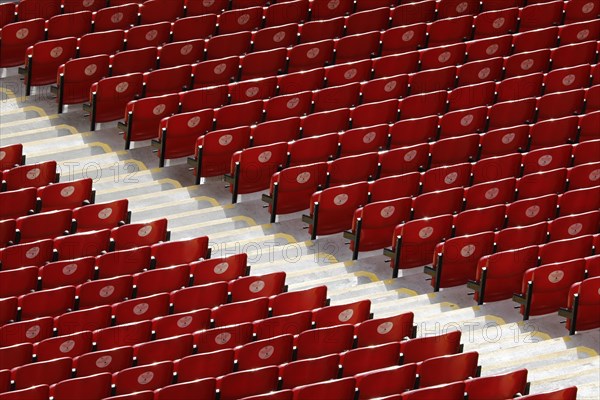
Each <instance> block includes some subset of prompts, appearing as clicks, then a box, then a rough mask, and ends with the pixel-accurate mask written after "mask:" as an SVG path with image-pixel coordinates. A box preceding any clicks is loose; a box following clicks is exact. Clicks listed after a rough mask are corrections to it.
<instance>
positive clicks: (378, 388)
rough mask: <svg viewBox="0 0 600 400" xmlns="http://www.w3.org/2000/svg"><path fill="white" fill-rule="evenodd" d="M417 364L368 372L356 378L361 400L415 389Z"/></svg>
mask: <svg viewBox="0 0 600 400" xmlns="http://www.w3.org/2000/svg"><path fill="white" fill-rule="evenodd" d="M416 372H417V366H416V364H406V365H402V366H393V367H388V368H381V369H377V370H374V371H367V372H363V373H360V374H357V375H356V376H355V378H356V388H357V389H358V392H359V393H358V398H359V399H369V398H375V397H384V396H388V395H393V394H395V393H401V392H404V391H406V390H409V391H410V390H412V389H413V388H414V387H415V380H416V379H415V375H416Z"/></svg>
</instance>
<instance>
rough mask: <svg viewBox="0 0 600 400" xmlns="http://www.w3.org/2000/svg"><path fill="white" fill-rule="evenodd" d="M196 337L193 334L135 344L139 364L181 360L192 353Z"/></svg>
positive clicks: (134, 348)
mask: <svg viewBox="0 0 600 400" xmlns="http://www.w3.org/2000/svg"><path fill="white" fill-rule="evenodd" d="M193 343H194V338H193V336H192V335H191V334H187V335H180V336H172V337H169V338H165V339H155V340H153V341H151V342H147V343H140V344H136V345H135V346H133V351H134V354H135V357H136V361H137V365H149V364H154V363H157V362H161V361H171V360H179V359H181V358H183V357H185V356H188V355H190V354H191V353H192V349H193Z"/></svg>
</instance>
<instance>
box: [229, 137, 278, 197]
mask: <svg viewBox="0 0 600 400" xmlns="http://www.w3.org/2000/svg"><path fill="white" fill-rule="evenodd" d="M287 159H288V145H287V143H285V142H279V143H274V144H271V145H265V146H256V147H251V148H248V149H244V150H242V151H238V152H236V153H234V154H233V156H232V157H231V169H230V172H229V174H227V175H225V181H226V182H228V183H230V192H231V202H232V203H233V204H235V203H236V202H237V198H238V195H239V194H247V193H253V192H258V191H261V190H265V189H267V188H268V187H269V182H270V181H271V176H272V175H273V174H274V173H275V172H277V171H278V170H281V169H282V168H283V167H285V165H286V164H287Z"/></svg>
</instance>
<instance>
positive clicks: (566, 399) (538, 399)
mask: <svg viewBox="0 0 600 400" xmlns="http://www.w3.org/2000/svg"><path fill="white" fill-rule="evenodd" d="M522 397H523V399H524V400H550V399H561V400H575V399H576V398H577V386H571V387H568V388H565V389H559V390H554V391H551V392H545V393H537V394H530V395H527V396H522Z"/></svg>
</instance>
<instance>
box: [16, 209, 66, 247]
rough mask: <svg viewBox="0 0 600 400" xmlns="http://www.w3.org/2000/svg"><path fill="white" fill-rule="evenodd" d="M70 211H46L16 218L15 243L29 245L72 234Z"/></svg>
mask: <svg viewBox="0 0 600 400" xmlns="http://www.w3.org/2000/svg"><path fill="white" fill-rule="evenodd" d="M71 221H72V211H71V210H58V211H47V212H44V213H40V214H33V215H27V216H25V217H19V218H17V225H16V236H15V237H16V239H15V241H16V242H17V243H29V242H34V241H37V240H42V239H54V238H55V237H57V236H62V235H67V234H69V233H71V232H72V225H71Z"/></svg>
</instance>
